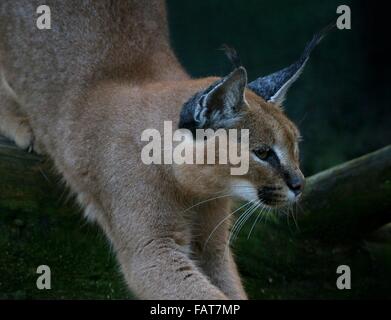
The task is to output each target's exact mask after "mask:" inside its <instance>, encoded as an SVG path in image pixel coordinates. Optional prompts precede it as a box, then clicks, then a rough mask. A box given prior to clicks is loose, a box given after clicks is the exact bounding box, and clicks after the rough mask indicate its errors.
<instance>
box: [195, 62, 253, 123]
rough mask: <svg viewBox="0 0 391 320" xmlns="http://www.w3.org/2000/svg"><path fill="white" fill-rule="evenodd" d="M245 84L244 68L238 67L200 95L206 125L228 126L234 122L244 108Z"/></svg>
mask: <svg viewBox="0 0 391 320" xmlns="http://www.w3.org/2000/svg"><path fill="white" fill-rule="evenodd" d="M246 86H247V72H246V69H244V68H243V67H239V68H237V69H235V70H234V71H233V72H232V73H230V74H229V75H228V76H226V77H225V78H223V79H222V80H221V81H220V82H218V83H217V84H216V85H215V86H214V87H213V88H212V89H211V90H210V91H209V92H208V93H207V94H205V95H204V96H203V97H201V101H200V104H201V107H202V109H203V110H204V112H203V116H204V117H205V119H204V121H205V123H206V124H207V126H208V127H210V128H216V129H217V128H229V127H232V126H233V125H234V124H235V122H236V121H237V120H238V119H239V118H240V117H241V116H242V114H243V111H244V110H245V108H246V105H245V103H244V90H245V88H246Z"/></svg>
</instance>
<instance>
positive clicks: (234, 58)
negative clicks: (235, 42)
mask: <svg viewBox="0 0 391 320" xmlns="http://www.w3.org/2000/svg"><path fill="white" fill-rule="evenodd" d="M221 50H223V51H224V53H225V55H226V56H227V58H228V60H229V61H230V62H231V63H232V65H233V67H234V68H239V67H241V66H242V62H241V61H240V57H239V54H238V52H237V51H236V49H235V48H233V47H231V46H229V45H227V44H223V45H222V46H221Z"/></svg>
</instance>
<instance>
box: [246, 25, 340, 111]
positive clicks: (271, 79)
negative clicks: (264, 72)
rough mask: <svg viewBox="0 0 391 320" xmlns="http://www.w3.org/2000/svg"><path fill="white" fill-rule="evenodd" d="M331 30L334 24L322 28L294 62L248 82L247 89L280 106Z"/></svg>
mask: <svg viewBox="0 0 391 320" xmlns="http://www.w3.org/2000/svg"><path fill="white" fill-rule="evenodd" d="M333 29H335V23H332V24H329V25H328V26H327V27H325V28H323V29H322V30H321V31H320V32H318V33H317V34H315V35H314V36H313V38H312V40H311V41H310V42H308V44H307V45H306V47H305V49H304V51H303V53H302V55H301V57H300V58H299V59H298V60H297V61H296V62H294V63H293V64H291V65H290V66H288V67H286V68H284V69H282V70H280V71H277V72H274V73H272V74H270V75H268V76H264V77H260V78H258V79H256V80H254V81H252V82H250V83H249V84H248V87H249V88H250V89H251V90H253V91H254V92H255V93H256V94H257V95H259V96H260V97H262V98H263V99H265V100H266V101H269V102H272V103H275V104H278V105H280V104H281V103H282V102H283V101H284V99H285V97H286V94H287V92H288V90H289V88H290V87H291V85H292V84H293V83H294V82H295V81H296V80H297V79H298V78H299V76H300V74H301V72H302V71H303V69H304V67H305V65H306V63H307V61H308V59H309V57H310V54H311V52H312V50H313V49H314V48H315V47H316V46H317V45H318V44H319V42H320V41H321V40H322V39H323V38H324V37H325V36H326V35H327V33H329V32H330V31H331V30H333Z"/></svg>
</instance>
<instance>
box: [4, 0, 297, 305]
mask: <svg viewBox="0 0 391 320" xmlns="http://www.w3.org/2000/svg"><path fill="white" fill-rule="evenodd" d="M127 3H129V4H127ZM39 4H40V3H39V2H38V1H28V2H24V1H10V0H5V1H2V3H1V5H0V10H1V11H0V13H1V15H0V21H1V22H0V63H1V65H0V73H1V75H2V77H4V81H3V82H2V85H1V86H0V97H1V100H0V130H1V132H3V133H4V134H5V135H7V136H8V137H10V138H12V139H13V140H14V141H15V142H16V143H17V144H18V145H19V146H21V147H23V148H26V147H28V146H29V145H32V143H33V142H34V145H36V146H37V147H39V149H40V150H42V152H45V153H46V154H47V155H48V156H50V157H51V158H52V159H53V160H54V163H55V165H56V168H57V169H58V171H59V172H60V173H61V174H62V175H63V176H64V178H65V180H66V181H67V183H68V184H69V186H70V188H71V189H72V191H73V192H75V193H76V194H77V195H78V200H79V201H80V203H81V204H82V205H83V206H84V207H85V212H86V215H87V216H88V218H89V219H91V220H96V221H97V222H98V223H99V224H100V226H101V227H102V228H103V230H104V231H105V233H106V235H107V237H108V238H109V239H110V241H111V243H112V244H113V247H114V249H115V251H116V254H117V257H118V260H119V262H120V266H121V270H122V272H123V274H124V277H125V279H126V281H127V283H128V285H129V287H130V289H131V290H132V291H133V292H134V293H135V294H136V295H137V296H138V297H140V298H148V299H227V298H230V299H245V298H247V296H246V294H245V292H244V289H243V287H242V284H241V280H240V277H239V275H238V271H237V268H236V265H235V263H234V261H233V257H232V254H231V252H229V253H228V255H224V251H225V248H226V244H227V240H228V236H229V226H230V223H229V222H228V220H227V221H226V223H223V224H222V226H221V227H219V228H217V229H216V230H215V232H214V234H213V236H212V237H211V239H210V241H208V244H207V245H206V246H205V247H204V244H205V241H206V239H207V238H208V237H209V236H210V234H211V231H212V230H213V229H214V228H215V227H216V225H217V224H218V223H219V222H220V221H222V220H223V219H224V218H225V217H226V216H227V215H228V213H229V212H231V211H232V209H231V200H229V198H221V199H216V200H215V201H210V202H205V203H203V204H201V205H198V206H194V207H193V208H192V209H190V210H187V208H189V207H191V206H193V205H195V204H196V203H198V202H200V201H203V200H206V199H208V198H211V197H213V196H214V195H216V194H221V193H227V192H228V193H229V192H232V190H231V187H230V183H231V182H232V181H231V179H232V176H230V175H229V171H228V167H227V166H225V167H224V166H218V165H216V166H212V167H211V166H206V165H187V166H177V165H172V166H170V165H152V166H151V165H149V166H148V165H145V164H143V163H142V162H141V160H140V154H141V148H142V147H143V143H142V142H141V140H140V135H141V132H142V131H143V130H144V129H148V128H157V129H159V130H161V129H162V126H163V121H164V120H172V121H173V123H174V126H176V125H177V124H178V120H179V112H180V109H181V107H182V105H183V104H184V103H185V102H186V101H187V100H188V99H189V98H190V97H191V96H192V95H193V94H194V93H195V92H197V91H199V90H202V89H205V88H206V87H208V86H209V85H210V84H211V83H212V82H213V81H215V80H216V78H204V79H191V78H190V77H189V76H188V75H187V74H186V72H185V71H184V70H183V69H182V67H181V66H180V64H179V63H178V61H177V60H176V58H175V56H174V54H173V53H172V51H171V49H170V46H169V41H168V31H167V26H166V25H167V24H166V16H165V6H164V2H162V1H158V0H156V1H150V2H148V8H145V7H146V6H145V4H144V1H128V2H125V1H124V2H122V1H113V2H111V1H91V2H90V1H84V2H83V4H80V2H79V1H72V0H70V1H53V2H50V4H49V5H50V6H52V12H53V16H52V20H53V22H52V24H53V28H54V30H45V31H39V30H38V29H36V28H35V27H34V21H35V20H34V19H35V17H36V14H35V8H36V7H37V6H38V5H39ZM106 4H107V5H106ZM21 8H23V9H21ZM54 9H55V10H54ZM61 30H62V31H61ZM5 84H7V86H6V85H5ZM10 88H12V92H11V91H10ZM13 93H14V94H13ZM246 100H247V104H248V112H247V113H246V116H245V118H244V119H243V121H242V122H241V123H240V125H239V126H238V127H239V128H248V129H250V133H251V136H250V137H251V141H250V146H255V145H257V144H259V143H260V142H264V143H267V144H271V145H278V146H279V147H280V148H281V149H282V150H284V153H285V154H286V165H287V167H288V168H289V170H298V155H297V150H296V147H295V146H294V145H295V141H296V139H297V135H298V132H297V129H296V128H295V126H294V125H293V124H292V123H291V122H290V121H289V120H288V119H287V118H286V117H285V115H284V114H283V112H282V111H281V110H280V108H278V107H276V106H274V105H271V104H268V103H266V102H265V101H264V100H262V99H261V98H259V97H258V96H256V95H255V94H254V93H253V92H251V91H249V90H246ZM33 136H34V137H33ZM241 179H244V180H246V181H248V182H249V183H251V184H253V185H254V186H257V187H258V186H260V185H262V184H272V185H281V186H282V187H283V188H285V189H286V188H287V187H286V186H285V184H284V183H283V181H282V180H281V178H280V177H279V176H277V175H276V174H274V173H273V172H272V170H270V169H269V168H267V167H265V166H260V165H259V164H257V163H256V162H255V161H254V160H251V163H250V171H249V172H248V174H247V175H246V176H244V177H241ZM233 188H234V187H233ZM285 189H284V190H285ZM285 191H286V190H285ZM233 195H234V194H233ZM91 263H93V262H91Z"/></svg>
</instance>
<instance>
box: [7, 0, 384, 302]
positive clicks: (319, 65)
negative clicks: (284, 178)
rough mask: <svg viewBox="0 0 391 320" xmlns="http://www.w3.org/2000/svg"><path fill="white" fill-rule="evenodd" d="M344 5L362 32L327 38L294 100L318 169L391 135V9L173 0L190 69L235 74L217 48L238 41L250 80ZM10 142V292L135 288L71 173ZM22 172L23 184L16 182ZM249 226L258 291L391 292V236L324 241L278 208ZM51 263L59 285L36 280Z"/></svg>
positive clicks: (115, 294)
mask: <svg viewBox="0 0 391 320" xmlns="http://www.w3.org/2000/svg"><path fill="white" fill-rule="evenodd" d="M372 2H374V1H372ZM340 4H348V5H350V7H351V9H352V30H350V31H346V30H345V31H335V32H334V33H332V34H330V35H329V36H328V37H327V38H326V39H325V40H324V41H323V42H322V43H321V44H320V45H319V47H318V48H317V49H316V50H315V51H314V52H313V55H312V57H311V59H310V61H309V63H308V64H307V66H306V69H305V71H304V73H303V74H302V77H301V78H300V79H299V80H298V81H297V83H296V84H295V85H294V86H293V87H292V89H291V91H290V93H289V95H288V99H287V100H286V103H285V106H286V110H287V113H288V114H289V116H290V117H291V118H292V119H293V120H294V121H295V122H296V123H298V124H299V127H300V129H301V131H302V135H303V137H304V142H303V143H302V147H301V148H302V154H303V167H304V171H305V173H306V174H307V175H310V174H312V173H315V172H318V171H320V170H322V169H325V168H328V167H330V166H332V165H334V164H337V163H340V162H344V161H346V160H348V159H351V158H354V157H356V156H359V155H361V154H364V153H367V152H370V151H373V150H375V149H378V148H380V147H382V146H384V145H386V144H389V143H390V128H389V125H388V121H389V101H391V100H390V98H391V97H390V88H389V75H390V74H391V70H390V64H389V63H388V59H389V57H388V56H389V50H387V47H386V45H387V42H389V39H388V34H389V31H388V30H389V28H388V19H389V18H388V16H387V13H388V11H387V10H386V9H385V8H382V7H381V6H380V4H379V2H376V3H374V4H373V3H371V2H369V1H343V2H342V3H341V2H339V1H334V0H328V1H322V0H316V1H315V0H306V1H303V0H302V1H298V0H295V1H293V0H291V1H288V0H286V1H281V0H280V1H276V0H273V1H271V0H268V1H266V0H259V1H255V0H247V1H244V0H209V1H206V0H203V1H185V0H169V1H168V5H169V22H170V28H171V34H172V44H173V46H174V48H175V51H176V53H177V54H178V56H179V59H180V61H181V62H182V64H183V65H184V66H185V68H186V69H187V70H188V71H189V73H190V74H191V75H193V76H195V77H201V76H209V75H220V76H223V75H225V74H227V73H228V72H229V71H230V70H231V66H230V64H229V63H228V62H227V60H226V58H225V57H224V55H223V54H222V53H221V51H219V50H218V48H219V47H220V46H221V44H223V43H227V44H230V45H232V46H235V47H236V49H237V50H238V52H239V53H240V56H241V59H242V62H243V63H244V65H245V66H246V68H247V71H248V74H249V78H250V80H253V79H255V78H256V77H257V76H261V75H266V74H268V73H271V72H274V71H276V70H278V69H280V68H282V67H285V66H286V65H288V64H290V63H291V62H293V61H294V60H295V59H296V58H297V57H298V56H299V55H300V53H301V51H302V49H303V48H304V45H305V43H306V42H307V41H308V40H309V39H310V38H311V37H312V35H313V33H314V32H316V31H318V30H319V29H321V28H322V27H323V26H325V25H327V24H328V23H329V22H330V21H332V20H333V19H335V18H336V12H335V11H336V8H337V6H338V5H340ZM7 150H8V149H6V148H2V150H0V153H1V154H0V156H1V157H2V161H0V214H1V219H0V251H1V252H0V299H26V298H27V299H37V298H43V299H48V298H52V299H53V298H54V299H64V298H65V299H73V298H75V299H80V298H85V299H91V298H95V299H115V298H117V299H118V298H129V297H131V294H129V293H128V291H127V287H126V284H125V282H124V280H123V277H122V275H121V274H120V273H119V272H118V266H117V263H116V261H115V257H114V254H113V252H112V250H110V248H109V245H108V243H107V240H106V239H105V237H104V235H103V234H102V232H101V231H100V229H99V228H98V227H96V226H94V225H91V224H87V223H86V222H85V220H84V218H83V217H82V215H81V213H80V209H79V208H78V207H77V206H76V205H74V204H73V203H74V202H73V200H72V199H71V198H70V199H69V197H67V192H66V191H64V189H63V188H62V187H61V186H60V187H59V185H60V183H59V180H60V179H55V178H53V177H52V176H51V175H50V172H51V170H50V169H48V166H47V165H45V164H44V163H42V164H41V160H40V159H39V158H38V157H36V156H35V155H27V154H26V153H25V152H24V151H22V150H17V149H16V148H15V147H12V146H10V150H9V151H7ZM49 167H50V166H49ZM21 175H22V176H23V185H19V184H18V183H15V181H20V179H21ZM47 176H48V177H49V178H48V177H47ZM10 186H16V189H13V188H12V187H10ZM67 199H68V200H67ZM66 200H67V201H66ZM352 201H354V200H352ZM250 228H251V222H250V223H249V224H247V225H246V226H245V228H244V230H242V232H241V233H240V234H239V239H238V241H237V242H236V243H235V252H236V253H237V254H236V256H237V262H238V265H239V269H240V272H241V274H242V276H243V278H244V285H245V287H246V290H247V292H248V293H249V297H250V298H252V299H254V298H258V299H259V298H262V299H265V298H266V299H282V298H285V299H286V298H288V299H295V298H296V299H297V298H298V299H302V298H305V299H308V298H311V299H327V298H333V299H336V298H390V283H391V281H390V272H389V271H390V269H391V246H390V241H389V239H390V238H388V240H387V241H378V240H376V241H374V240H373V239H372V241H367V239H364V238H363V239H359V240H357V239H354V240H353V241H348V243H343V244H335V243H323V242H320V241H319V240H315V239H313V238H308V239H307V238H304V237H302V236H301V235H300V229H299V228H298V227H297V226H295V221H293V220H292V219H291V220H289V219H288V220H285V219H277V217H274V216H270V217H268V221H267V223H266V224H265V223H259V224H258V225H257V227H256V228H255V229H254V231H253V234H252V237H251V238H250V239H247V235H248V233H249V229H250ZM329 240H333V239H329ZM40 264H47V265H49V266H50V267H51V270H52V279H53V280H52V289H51V290H38V289H37V288H36V285H35V282H36V279H37V276H38V275H37V274H36V268H37V266H38V265H40ZM341 264H347V265H349V266H351V268H352V272H353V279H352V283H353V284H352V285H353V288H352V290H342V291H341V290H337V289H336V287H335V281H336V273H335V270H336V266H338V265H341Z"/></svg>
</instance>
